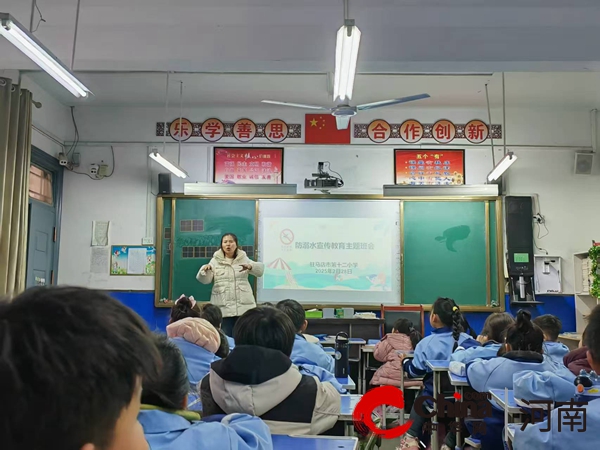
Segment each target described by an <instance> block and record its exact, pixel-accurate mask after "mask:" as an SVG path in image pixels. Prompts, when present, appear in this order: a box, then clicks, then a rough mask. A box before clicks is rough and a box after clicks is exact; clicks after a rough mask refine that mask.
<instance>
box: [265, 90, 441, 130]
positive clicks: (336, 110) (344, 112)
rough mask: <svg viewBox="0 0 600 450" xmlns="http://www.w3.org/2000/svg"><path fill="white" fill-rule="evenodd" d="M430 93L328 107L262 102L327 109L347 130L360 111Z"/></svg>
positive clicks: (417, 98)
mask: <svg viewBox="0 0 600 450" xmlns="http://www.w3.org/2000/svg"><path fill="white" fill-rule="evenodd" d="M429 97H430V96H429V94H419V95H411V96H409V97H402V98H394V99H392V100H383V101H380V102H373V103H365V104H364V105H358V106H350V105H348V104H342V105H337V106H334V107H333V108H326V107H324V106H315V105H303V104H301V103H289V102H278V101H275V100H263V101H262V103H268V104H270V105H281V106H293V107H294V108H304V109H311V110H314V111H327V112H328V113H329V114H331V115H332V116H334V117H335V121H336V124H337V129H338V130H345V129H346V128H348V125H349V123H350V118H351V117H352V116H355V115H356V114H357V113H358V111H366V110H368V109H375V108H383V107H384V106H391V105H397V104H400V103H407V102H412V101H415V100H421V99H424V98H429Z"/></svg>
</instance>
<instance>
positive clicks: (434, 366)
mask: <svg viewBox="0 0 600 450" xmlns="http://www.w3.org/2000/svg"><path fill="white" fill-rule="evenodd" d="M427 366H428V367H429V368H430V369H431V371H432V372H433V398H434V399H435V398H437V396H438V393H440V391H441V381H440V380H441V374H442V372H448V367H449V366H450V361H448V360H443V361H441V360H432V361H427ZM433 412H434V415H433V417H432V418H431V424H432V425H434V424H435V425H436V426H437V423H438V417H437V407H435V408H434V411H433ZM439 448H440V444H439V441H438V433H436V432H435V431H434V432H433V433H431V450H439Z"/></svg>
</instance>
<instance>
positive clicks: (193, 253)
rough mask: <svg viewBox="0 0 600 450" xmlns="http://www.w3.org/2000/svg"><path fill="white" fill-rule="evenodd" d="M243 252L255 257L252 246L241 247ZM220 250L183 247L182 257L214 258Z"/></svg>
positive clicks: (214, 247)
mask: <svg viewBox="0 0 600 450" xmlns="http://www.w3.org/2000/svg"><path fill="white" fill-rule="evenodd" d="M240 249H241V250H244V251H245V252H246V253H247V254H248V256H250V257H252V256H253V255H254V247H253V246H251V245H248V246H243V247H240ZM217 250H219V247H216V246H209V247H199V246H198V247H191V246H190V247H181V257H182V258H185V259H191V258H212V256H213V254H214V253H215V252H216V251H217Z"/></svg>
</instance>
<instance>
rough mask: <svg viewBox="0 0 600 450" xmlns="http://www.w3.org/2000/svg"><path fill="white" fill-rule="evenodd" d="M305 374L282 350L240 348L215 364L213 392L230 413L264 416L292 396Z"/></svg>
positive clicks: (224, 409)
mask: <svg viewBox="0 0 600 450" xmlns="http://www.w3.org/2000/svg"><path fill="white" fill-rule="evenodd" d="M301 380H302V375H301V374H300V372H299V371H298V368H297V367H296V366H294V365H292V361H291V360H290V358H289V357H287V356H286V355H284V354H283V353H281V352H280V351H278V350H272V349H268V348H264V347H257V346H250V345H240V346H237V347H235V349H234V350H233V351H232V352H231V353H230V354H229V356H228V357H227V358H226V359H223V360H221V361H217V362H215V363H213V364H212V366H211V370H210V389H211V392H212V396H213V398H214V401H215V402H216V403H217V405H219V407H220V408H221V409H222V410H223V411H225V412H227V411H235V412H238V413H245V414H250V415H254V416H262V415H263V414H265V413H266V412H268V411H270V410H271V409H272V408H274V407H275V406H277V405H278V404H280V403H281V402H282V401H283V400H285V399H286V398H287V397H289V396H290V394H291V393H292V392H294V390H295V389H296V388H297V387H298V385H299V384H300V381H301Z"/></svg>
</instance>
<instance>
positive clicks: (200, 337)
mask: <svg viewBox="0 0 600 450" xmlns="http://www.w3.org/2000/svg"><path fill="white" fill-rule="evenodd" d="M167 336H169V337H170V338H176V337H179V338H183V339H184V340H186V341H187V342H190V343H191V344H195V345H197V346H199V347H202V348H204V349H206V350H208V351H209V352H211V353H216V352H217V350H218V349H219V346H220V345H221V336H220V335H219V332H218V331H217V329H216V328H215V327H214V326H213V325H212V324H211V323H210V322H209V321H208V320H205V319H200V318H198V317H186V318H185V319H181V320H178V321H177V322H173V323H172V324H170V325H167Z"/></svg>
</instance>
